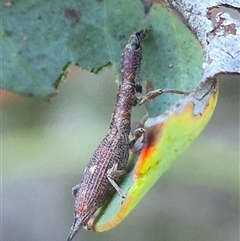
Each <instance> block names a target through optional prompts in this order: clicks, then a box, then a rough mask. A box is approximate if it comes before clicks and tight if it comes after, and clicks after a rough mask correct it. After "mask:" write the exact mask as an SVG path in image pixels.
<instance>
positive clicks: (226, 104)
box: [1, 68, 240, 241]
mask: <svg viewBox="0 0 240 241" xmlns="http://www.w3.org/2000/svg"><path fill="white" fill-rule="evenodd" d="M43 78H44V76H43ZM114 80H115V77H114V73H113V72H112V71H109V70H108V71H104V72H103V73H102V74H100V75H98V76H96V75H93V74H89V73H87V72H85V71H81V70H78V69H76V68H72V69H71V71H70V73H69V77H68V79H67V80H65V81H64V83H63V84H61V86H60V88H59V94H58V95H57V96H56V97H54V98H53V99H52V100H51V101H50V102H42V101H40V100H36V99H31V98H26V97H25V98H23V97H20V96H18V95H13V94H8V93H6V92H5V91H3V92H2V93H1V95H2V98H1V101H2V111H1V113H2V130H1V131H2V158H1V164H2V239H1V241H33V240H34V241H40V240H41V241H42V240H47V241H66V239H67V236H68V233H69V231H70V226H71V223H72V215H73V197H72V195H71V188H72V187H73V186H74V185H75V184H77V183H78V182H79V180H80V177H81V175H82V173H83V170H84V168H85V166H86V165H87V163H88V161H89V159H90V157H91V155H92V153H93V151H94V150H95V148H96V146H97V145H98V144H99V142H100V141H101V139H102V138H103V136H104V135H105V134H106V131H107V129H108V124H109V120H110V116H111V112H112V109H113V105H114V101H115V93H116V89H117V85H116V83H115V82H114ZM220 87H221V91H220V98H219V102H218V106H217V109H216V111H215V113H214V115H213V118H212V119H211V120H210V123H209V125H208V126H207V127H206V129H205V130H204V131H203V133H202V134H201V135H200V136H199V137H198V139H197V140H195V141H194V143H193V144H192V145H191V146H190V147H189V148H188V149H187V151H186V152H185V153H184V154H183V155H181V157H179V158H178V159H177V160H176V161H175V162H174V164H173V165H172V167H171V168H170V169H169V170H168V172H166V173H165V174H164V175H163V176H162V178H161V179H160V180H159V181H158V183H157V184H156V185H155V186H154V187H153V188H152V189H151V191H150V192H149V193H148V194H147V195H146V196H145V198H144V199H143V200H142V201H141V202H140V204H139V205H138V206H137V207H136V209H135V210H134V211H133V212H132V213H131V214H130V215H129V216H128V217H127V218H126V219H125V220H124V221H123V222H122V223H121V224H120V225H118V226H117V227H116V228H115V229H113V230H111V231H108V232H105V233H94V232H92V231H85V230H81V231H80V232H79V233H78V234H77V236H76V237H75V240H76V241H78V240H79V241H93V240H98V241H122V240H126V241H127V240H129V241H148V240H149V241H182V240H184V241H193V240H194V241H215V240H216V241H237V240H239V239H238V238H239V112H240V111H239V87H240V86H239V77H236V76H235V77H234V76H231V77H229V76H224V81H223V80H222V81H221V86H220ZM144 113H145V112H144V108H142V107H141V108H135V109H134V115H133V120H139V119H140V118H141V117H142V116H143V115H144Z"/></svg>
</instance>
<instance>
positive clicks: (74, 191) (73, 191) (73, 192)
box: [72, 184, 79, 197]
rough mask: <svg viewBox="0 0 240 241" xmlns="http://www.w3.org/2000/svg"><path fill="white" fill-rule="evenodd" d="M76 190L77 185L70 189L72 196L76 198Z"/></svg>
mask: <svg viewBox="0 0 240 241" xmlns="http://www.w3.org/2000/svg"><path fill="white" fill-rule="evenodd" d="M78 188H79V184H77V185H75V186H74V187H73V188H72V195H73V196H74V197H76V194H77V191H78Z"/></svg>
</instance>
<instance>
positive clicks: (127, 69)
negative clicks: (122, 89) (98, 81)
mask: <svg viewBox="0 0 240 241" xmlns="http://www.w3.org/2000/svg"><path fill="white" fill-rule="evenodd" d="M146 37H147V33H146V31H145V30H140V31H139V32H134V33H133V34H132V35H131V36H130V38H129V40H128V43H127V45H126V47H125V48H124V50H123V53H122V61H121V73H122V79H123V81H130V82H132V83H134V81H135V77H136V75H137V71H138V68H139V65H140V62H141V59H142V49H141V44H142V41H143V40H144V39H145V38H146Z"/></svg>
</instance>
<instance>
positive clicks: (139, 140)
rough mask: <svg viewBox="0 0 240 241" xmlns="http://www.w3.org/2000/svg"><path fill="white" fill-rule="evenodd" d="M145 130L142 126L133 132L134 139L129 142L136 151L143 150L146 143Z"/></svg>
mask: <svg viewBox="0 0 240 241" xmlns="http://www.w3.org/2000/svg"><path fill="white" fill-rule="evenodd" d="M144 137H145V130H144V128H142V127H140V128H137V129H136V130H135V131H134V133H133V139H132V140H131V141H130V143H129V148H130V149H132V151H133V152H134V153H136V152H138V151H139V150H141V148H142V147H143V145H144V143H143V142H144Z"/></svg>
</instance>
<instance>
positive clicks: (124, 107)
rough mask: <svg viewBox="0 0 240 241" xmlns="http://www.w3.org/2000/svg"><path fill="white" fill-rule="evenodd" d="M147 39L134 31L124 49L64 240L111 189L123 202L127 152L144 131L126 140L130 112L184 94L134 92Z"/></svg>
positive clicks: (91, 219) (88, 219)
mask: <svg viewBox="0 0 240 241" xmlns="http://www.w3.org/2000/svg"><path fill="white" fill-rule="evenodd" d="M146 37H147V33H146V31H145V30H140V31H138V32H134V33H133V34H132V35H131V36H130V38H129V40H128V43H127V45H126V46H125V48H124V50H123V53H122V60H121V74H122V81H121V83H120V85H119V87H118V90H117V95H116V103H115V106H114V110H113V114H112V118H111V121H110V125H109V130H108V132H107V134H106V136H105V137H104V138H103V140H102V141H101V143H100V144H99V145H98V147H97V149H96V150H95V152H94V154H93V156H92V158H91V160H90V162H89V164H88V166H87V167H86V169H85V171H84V175H83V177H82V179H81V181H80V183H79V184H78V185H76V186H75V187H73V189H72V193H73V196H74V197H75V204H74V220H73V224H72V227H71V232H70V234H69V236H68V239H67V241H71V240H72V239H73V237H74V236H75V234H76V233H77V231H78V230H79V229H80V228H81V227H86V228H88V229H91V226H92V225H93V223H94V213H95V212H96V211H97V209H98V208H100V207H101V206H102V205H103V204H104V203H105V202H106V201H107V200H108V198H109V197H110V196H111V195H112V194H113V192H114V190H115V191H117V192H118V194H119V195H120V196H121V197H122V199H124V197H125V196H124V193H123V192H122V191H121V189H120V187H119V186H118V184H117V181H118V179H119V178H120V177H121V176H122V175H124V174H125V173H126V171H125V168H126V165H127V162H128V157H129V150H130V149H131V148H132V147H133V146H134V143H135V142H136V141H137V139H138V138H139V137H141V136H142V135H144V129H143V128H139V129H137V130H136V131H135V133H134V138H133V140H132V141H130V139H129V134H130V131H131V110H132V107H133V106H136V105H141V104H143V103H145V102H147V101H148V100H150V99H154V98H155V97H156V96H158V95H161V94H163V93H178V94H186V93H185V92H182V91H175V90H162V89H158V90H153V91H150V92H149V93H148V94H147V95H146V96H144V97H142V98H137V97H136V92H142V86H141V84H140V80H139V71H140V64H141V59H142V48H141V45H142V42H143V40H144V39H145V38H146Z"/></svg>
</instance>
